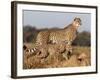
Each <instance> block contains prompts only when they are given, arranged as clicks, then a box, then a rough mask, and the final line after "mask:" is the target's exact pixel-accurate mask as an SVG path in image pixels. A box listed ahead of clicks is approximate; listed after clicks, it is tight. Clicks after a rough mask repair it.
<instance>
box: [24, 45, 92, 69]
mask: <svg viewBox="0 0 100 80" xmlns="http://www.w3.org/2000/svg"><path fill="white" fill-rule="evenodd" d="M24 44H25V45H26V46H27V47H28V48H33V47H34V45H33V43H24ZM90 51H91V50H90V47H83V46H73V52H72V55H71V56H70V58H69V59H65V58H64V57H63V56H62V54H53V55H49V56H48V57H47V58H39V57H38V56H37V55H30V54H29V53H27V52H26V51H24V53H23V69H35V68H58V67H79V66H90V65H91V52H90Z"/></svg>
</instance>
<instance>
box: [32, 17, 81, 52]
mask: <svg viewBox="0 0 100 80" xmlns="http://www.w3.org/2000/svg"><path fill="white" fill-rule="evenodd" d="M80 25H81V19H80V18H74V20H73V21H72V23H71V24H69V25H68V26H66V27H65V28H63V29H56V30H45V31H41V32H39V33H38V35H37V38H36V44H35V49H33V50H36V49H37V48H38V46H45V45H47V44H59V43H61V42H65V43H66V45H67V46H68V45H69V46H71V44H72V42H73V40H74V39H75V38H76V32H77V29H78V27H79V26H80ZM67 50H68V49H67Z"/></svg>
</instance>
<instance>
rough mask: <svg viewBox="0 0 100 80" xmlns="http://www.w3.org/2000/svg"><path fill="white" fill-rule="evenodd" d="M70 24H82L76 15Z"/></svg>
mask: <svg viewBox="0 0 100 80" xmlns="http://www.w3.org/2000/svg"><path fill="white" fill-rule="evenodd" d="M72 24H73V26H74V27H75V28H78V27H79V26H80V25H82V23H81V19H80V18H78V17H75V18H74V20H73V23H72Z"/></svg>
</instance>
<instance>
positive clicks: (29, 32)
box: [23, 25, 91, 46]
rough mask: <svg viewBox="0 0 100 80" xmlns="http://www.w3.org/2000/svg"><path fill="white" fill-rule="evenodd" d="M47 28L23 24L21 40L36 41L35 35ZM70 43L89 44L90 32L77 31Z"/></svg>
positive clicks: (77, 44)
mask: <svg viewBox="0 0 100 80" xmlns="http://www.w3.org/2000/svg"><path fill="white" fill-rule="evenodd" d="M43 30H47V29H46V28H45V29H36V26H30V25H27V26H24V27H23V42H24V43H29V42H33V43H35V41H36V36H37V34H38V33H39V32H40V31H43ZM72 45H76V46H91V34H90V32H86V31H83V32H78V33H77V37H76V39H75V40H74V41H73V44H72Z"/></svg>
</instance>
